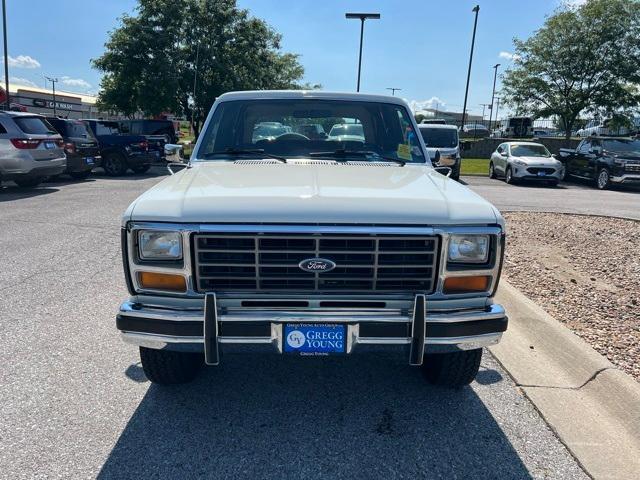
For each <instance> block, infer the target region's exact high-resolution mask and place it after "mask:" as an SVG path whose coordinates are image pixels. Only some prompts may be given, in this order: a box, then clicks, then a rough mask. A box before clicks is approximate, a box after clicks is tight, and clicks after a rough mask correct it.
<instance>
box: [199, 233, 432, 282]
mask: <svg viewBox="0 0 640 480" xmlns="http://www.w3.org/2000/svg"><path fill="white" fill-rule="evenodd" d="M438 243H439V242H438V237H437V236H394V235H346V234H312V235H308V234H299V235H297V234H285V235H280V234H259V235H254V234H248V235H243V234H194V236H193V247H194V255H193V256H194V262H195V264H194V274H195V285H196V289H197V290H198V291H200V292H206V291H236V290H237V291H243V292H244V291H287V292H316V293H320V292H333V293H335V292H370V291H376V292H427V293H430V292H432V291H433V289H434V284H435V278H436V264H437V254H438ZM311 258H323V259H327V260H331V261H333V262H334V263H335V264H336V267H335V268H334V269H333V270H331V271H327V272H322V273H320V272H307V271H304V270H302V269H301V268H300V267H299V266H298V264H299V263H300V262H302V261H303V260H307V259H311Z"/></svg>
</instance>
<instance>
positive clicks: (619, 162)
mask: <svg viewBox="0 0 640 480" xmlns="http://www.w3.org/2000/svg"><path fill="white" fill-rule="evenodd" d="M613 163H615V164H616V165H622V166H624V165H625V163H627V161H626V160H625V159H623V158H614V159H613Z"/></svg>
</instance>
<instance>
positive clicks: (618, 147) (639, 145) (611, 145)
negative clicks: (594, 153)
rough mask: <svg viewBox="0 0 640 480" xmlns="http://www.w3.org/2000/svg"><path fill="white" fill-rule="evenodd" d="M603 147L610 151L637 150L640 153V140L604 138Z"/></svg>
mask: <svg viewBox="0 0 640 480" xmlns="http://www.w3.org/2000/svg"><path fill="white" fill-rule="evenodd" d="M602 148H604V149H605V150H607V151H609V152H617V153H628V152H636V153H640V140H631V139H629V140H622V139H620V140H604V141H603V142H602Z"/></svg>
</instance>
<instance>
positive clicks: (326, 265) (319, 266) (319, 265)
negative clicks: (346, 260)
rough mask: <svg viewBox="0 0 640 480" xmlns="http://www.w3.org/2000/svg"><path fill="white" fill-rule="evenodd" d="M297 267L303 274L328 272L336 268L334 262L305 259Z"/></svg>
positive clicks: (323, 259)
mask: <svg viewBox="0 0 640 480" xmlns="http://www.w3.org/2000/svg"><path fill="white" fill-rule="evenodd" d="M298 266H299V267H300V268H301V269H302V270H304V271H305V272H311V273H315V272H318V273H323V272H330V271H331V270H333V269H334V268H336V264H335V262H332V261H331V260H327V259H326V258H307V259H306V260H303V261H301V262H300V263H299V264H298Z"/></svg>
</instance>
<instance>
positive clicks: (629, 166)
mask: <svg viewBox="0 0 640 480" xmlns="http://www.w3.org/2000/svg"><path fill="white" fill-rule="evenodd" d="M624 169H625V171H626V172H640V163H635V162H634V163H629V162H627V163H626V165H625V166H624Z"/></svg>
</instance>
